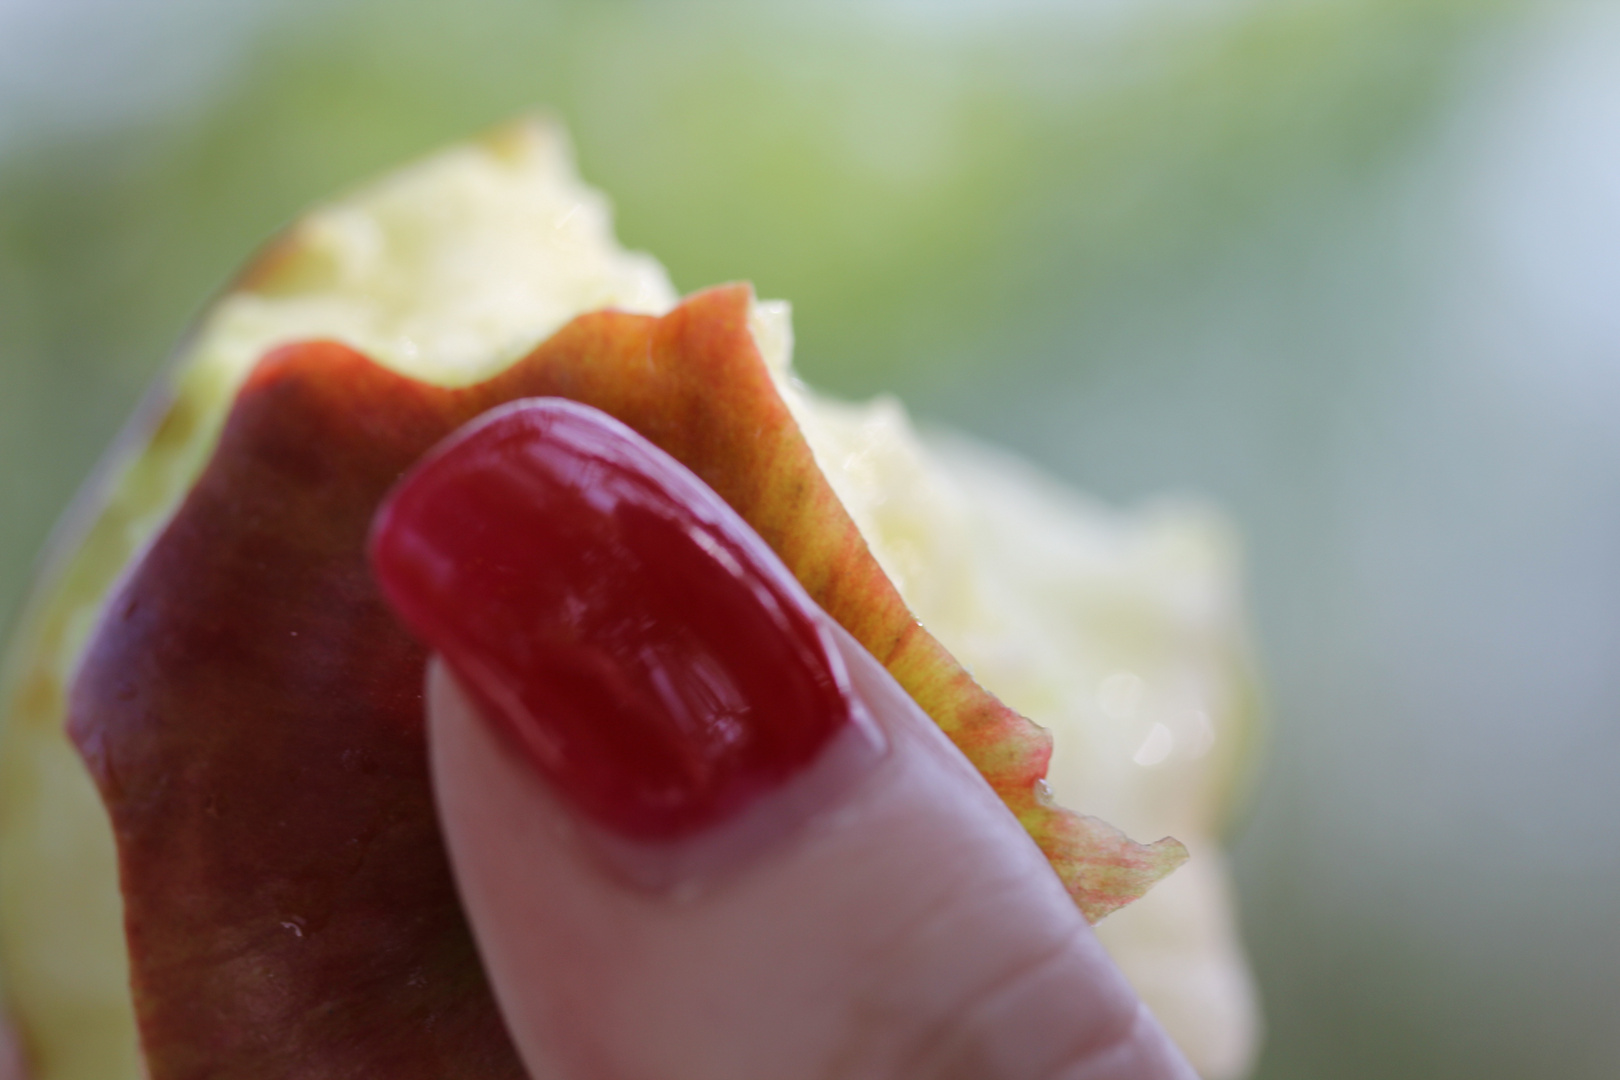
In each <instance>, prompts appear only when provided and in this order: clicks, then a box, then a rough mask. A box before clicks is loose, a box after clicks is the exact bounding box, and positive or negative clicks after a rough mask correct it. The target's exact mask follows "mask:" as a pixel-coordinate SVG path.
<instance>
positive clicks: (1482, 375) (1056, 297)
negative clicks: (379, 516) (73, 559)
mask: <svg viewBox="0 0 1620 1080" xmlns="http://www.w3.org/2000/svg"><path fill="white" fill-rule="evenodd" d="M1617 57H1620V10H1617V9H1616V8H1615V7H1613V6H1612V5H1606V4H1593V5H1587V6H1581V5H1574V4H1568V5H1556V6H1555V5H1550V4H1541V5H1533V4H1529V3H1518V4H1514V3H1510V2H1508V0H1494V2H1486V0H1297V2H1282V0H1202V2H1196V3H1195V2H1191V0H1142V2H1139V3H1134V4H1126V3H1122V2H1101V0H1093V2H1089V3H1068V4H1059V3H1039V2H1034V0H1009V2H1002V3H992V2H990V0H940V2H937V3H932V4H929V3H922V2H920V0H917V2H901V0H876V2H869V3H864V4H854V3H848V4H844V3H821V4H817V5H806V4H785V3H780V2H766V3H756V4H752V5H746V6H745V5H716V4H696V3H674V2H668V3H653V2H631V0H617V2H606V0H598V2H594V3H586V2H583V0H569V2H550V3H547V2H541V0H460V2H457V3H449V2H442V3H439V2H429V0H421V2H416V0H412V2H404V0H393V2H383V0H335V2H327V3H315V2H313V0H310V2H303V3H300V2H297V0H288V2H277V0H213V2H206V0H192V2H190V3H187V2H185V0H94V2H92V0H54V2H52V0H0V609H3V610H5V611H8V612H14V611H15V608H16V605H17V604H18V603H19V602H20V600H21V598H22V596H23V592H24V589H25V587H26V583H27V580H28V575H29V568H30V564H31V562H32V560H33V559H34V558H35V557H36V555H37V554H38V552H40V551H41V550H42V547H43V545H44V543H45V538H46V533H47V530H48V529H49V527H50V524H51V522H52V521H53V519H54V518H55V517H56V516H57V514H58V513H59V512H60V511H61V509H62V508H63V506H64V505H65V504H66V501H67V500H68V499H69V497H70V496H71V494H72V492H73V490H74V488H75V487H76V486H77V484H78V483H79V481H80V480H81V479H82V478H83V476H84V475H85V474H86V473H87V471H88V470H89V469H90V468H91V466H92V465H93V463H94V461H95V459H96V457H97V455H98V454H99V453H100V451H101V449H102V448H103V447H104V446H105V445H106V443H107V442H108V441H109V439H110V438H111V437H112V435H113V433H114V432H115V430H116V429H117V427H118V426H119V424H120V423H121V422H122V419H123V418H124V417H125V416H126V415H127V414H128V412H129V411H130V409H131V408H132V407H133V405H134V403H135V401H136V399H137V398H138V396H139V394H140V392H141V390H142V388H143V387H144V386H145V385H146V384H147V383H148V382H149V381H150V380H151V379H152V378H153V377H154V375H155V374H156V372H157V371H158V370H159V368H160V367H161V365H162V363H163V360H164V358H165V356H166V354H167V353H168V351H169V349H170V348H171V347H172V345H173V343H174V342H175V341H176V339H177V338H178V337H179V335H180V334H181V333H182V331H183V330H184V328H185V326H186V324H187V322H188V320H189V319H190V318H191V317H192V316H193V315H194V314H195V313H196V312H197V311H198V309H199V308H200V306H201V305H202V303H203V302H204V300H205V299H206V297H207V296H208V294H209V292H210V291H211V290H212V289H214V288H216V287H217V286H218V284H219V283H220V282H221V281H223V280H224V279H225V277H226V276H227V275H228V274H229V273H230V272H231V270H232V269H233V268H234V267H235V266H236V265H237V264H238V263H239V262H240V261H241V260H242V258H243V257H244V255H245V253H247V252H248V251H250V250H251V249H252V248H253V247H254V246H255V245H256V244H257V243H258V242H260V241H261V240H263V239H264V238H265V237H267V236H268V235H269V234H270V233H271V232H272V231H273V230H274V229H275V228H276V227H277V226H279V225H281V224H283V223H285V222H286V221H287V220H288V219H289V218H291V217H292V216H293V215H294V214H295V213H296V212H297V211H298V210H299V209H300V208H302V207H303V206H305V205H306V204H308V203H309V202H311V201H312V200H314V199H317V198H319V197H321V196H323V195H326V194H328V193H330V192H331V191H333V190H334V189H338V188H342V187H344V186H346V185H349V184H352V183H354V182H356V181H358V180H360V179H363V178H365V177H367V176H369V175H371V174H373V173H375V172H377V171H379V170H381V169H383V168H386V167H388V166H390V165H392V164H395V163H397V162H399V161H401V160H404V159H408V158H410V157H412V156H414V155H417V154H420V153H422V152H423V151H425V150H428V149H431V148H433V147H435V146H437V145H439V144H441V143H444V142H447V141H450V140H453V139H456V138H459V137H462V136H464V135H466V134H468V133H470V132H473V131H476V130H478V129H480V128H483V127H485V126H488V125H490V124H493V123H496V122H498V121H500V120H502V119H505V118H508V117H510V116H512V115H513V114H515V113H518V112H521V111H525V110H527V109H529V108H531V107H532V106H534V105H537V104H539V105H546V106H548V107H550V108H551V109H552V110H554V111H555V112H557V113H558V114H560V115H561V116H562V117H563V118H564V119H565V120H566V121H567V122H568V124H569V125H570V127H571V128H572V130H573V132H574V135H575V139H576V142H577V145H578V150H579V156H580V159H581V164H582V168H583V171H584V173H585V175H586V176H587V177H588V178H589V179H590V180H591V181H592V182H593V183H595V184H597V185H598V186H600V187H602V188H603V189H605V190H606V191H608V192H610V193H611V194H612V196H613V197H614V200H615V202H616V205H617V208H618V221H619V232H620V235H621V236H622V237H623V239H624V240H625V241H626V242H627V243H628V244H630V245H631V246H634V247H640V248H645V249H647V250H650V251H653V252H655V253H656V254H657V255H658V256H659V257H660V258H661V259H662V260H663V261H664V262H665V263H666V265H667V266H668V267H669V269H670V271H671V273H672V275H673V276H674V279H675V281H676V284H677V285H678V286H679V287H680V288H682V289H693V288H697V287H701V286H703V285H707V284H711V283H714V282H717V281H721V280H728V279H734V278H744V277H746V278H750V279H752V280H753V281H755V282H756V283H757V285H758V287H759V289H760V291H761V293H762V294H764V295H767V296H780V297H786V298H789V299H791V300H792V301H793V302H794V305H795V324H796V327H797V331H798V340H799V348H798V362H799V365H800V368H801V370H802V371H803V373H804V374H805V375H806V377H807V378H808V379H810V380H811V381H812V382H814V383H817V384H819V385H821V386H822V387H824V388H826V389H830V390H834V391H837V392H839V393H843V394H846V395H853V396H859V395H866V394H870V393H872V392H875V391H877V390H880V389H891V390H895V391H897V392H898V393H899V394H900V396H901V397H902V398H904V399H905V400H906V401H907V402H908V404H910V405H911V406H912V408H913V410H914V411H915V412H917V413H918V414H920V415H921V416H923V417H925V418H928V419H932V420H937V421H943V422H947V423H950V424H953V425H956V426H959V427H962V428H965V429H968V430H970V431H973V432H976V433H980V434H983V435H986V436H989V437H992V438H995V439H998V440H1000V441H1002V442H1005V443H1008V444H1010V445H1012V446H1014V447H1017V448H1019V449H1021V450H1022V451H1024V452H1026V453H1027V454H1029V455H1030V456H1032V457H1033V458H1035V459H1037V460H1039V461H1041V462H1042V463H1044V464H1045V465H1046V466H1047V467H1049V468H1050V469H1052V470H1054V471H1055V472H1057V473H1059V474H1062V475H1064V476H1066V477H1068V478H1070V479H1072V480H1073V481H1075V482H1076V483H1077V484H1079V485H1080V486H1082V487H1084V488H1086V489H1088V490H1090V491H1092V492H1094V493H1097V494H1099V495H1101V496H1104V497H1106V498H1108V499H1110V500H1113V501H1117V502H1121V503H1129V502H1133V501H1136V500H1139V499H1142V498H1144V497H1148V496H1152V495H1155V494H1159V493H1164V492H1169V491H1192V492H1197V493H1201V494H1205V495H1208V496H1210V497H1212V498H1214V499H1216V500H1217V501H1219V502H1220V503H1221V504H1222V505H1224V506H1225V507H1226V508H1227V509H1228V511H1229V512H1230V513H1231V514H1232V515H1233V517H1234V518H1235V519H1236V520H1237V521H1238V523H1239V525H1240V526H1241V528H1242V529H1243V531H1244V533H1245V536H1246V540H1247V545H1248V553H1249V562H1250V567H1251V596H1252V598H1253V608H1254V615H1255V620H1256V623H1257V628H1258V636H1259V639H1260V645H1261V651H1262V654H1263V657H1264V661H1265V667H1266V670H1267V674H1268V677H1269V683H1270V698H1271V705H1272V711H1273V713H1274V714H1275V716H1276V720H1277V722H1276V726H1275V732H1274V737H1273V740H1272V746H1271V748H1270V759H1269V762H1268V769H1267V772H1266V774H1265V776H1264V779H1263V781H1262V782H1261V784H1260V786H1259V788H1258V790H1257V792H1256V793H1255V798H1254V800H1253V802H1252V804H1251V806H1250V808H1249V812H1248V814H1247V817H1246V820H1245V822H1244V827H1243V830H1242V833H1241V839H1240V841H1239V843H1238V848H1237V856H1238V872H1239V875H1240V885H1241V889H1242V893H1243V903H1244V922H1245V928H1246V933H1247V937H1248V940H1249V942H1250V944H1251V946H1252V949H1253V954H1254V958H1255V963H1256V966H1257V969H1258V972H1259V976H1260V982H1261V986H1262V991H1263V995H1264V998H1265V1004H1266V1009H1267V1014H1268V1019H1269V1025H1270V1037H1269V1041H1268V1044H1267V1049H1266V1052H1265V1056H1264V1059H1263V1062H1262V1065H1261V1068H1260V1072H1259V1075H1260V1076H1261V1077H1264V1078H1266V1080H1285V1078H1286V1080H1339V1078H1345V1080H1349V1078H1372V1077H1376V1078H1388V1080H1398V1078H1407V1077H1411V1078H1418V1077H1422V1078H1425V1080H1440V1078H1445V1077H1469V1078H1473V1080H1495V1078H1502V1080H1507V1078H1527V1077H1536V1078H1542V1077H1560V1078H1563V1080H1588V1078H1590V1080H1613V1078H1614V1077H1616V1076H1620V1024H1617V1023H1616V1020H1617V1019H1620V933H1616V932H1615V931H1614V929H1613V927H1612V925H1611V924H1612V922H1613V916H1614V914H1615V913H1616V910H1617V903H1616V900H1615V897H1616V896H1617V895H1620V768H1617V762H1620V648H1617V647H1620V423H1617V422H1616V414H1617V411H1620V410H1617V404H1620V302H1617V300H1616V297H1617V286H1620V62H1617V59H1616V58H1617Z"/></svg>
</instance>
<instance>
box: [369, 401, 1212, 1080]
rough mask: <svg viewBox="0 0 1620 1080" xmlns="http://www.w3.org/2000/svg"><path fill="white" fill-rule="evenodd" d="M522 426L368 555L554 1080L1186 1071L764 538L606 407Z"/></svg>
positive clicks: (495, 939) (456, 462)
mask: <svg viewBox="0 0 1620 1080" xmlns="http://www.w3.org/2000/svg"><path fill="white" fill-rule="evenodd" d="M536 408H537V407H536V406H527V407H525V410H517V411H509V412H507V413H505V414H502V415H500V416H497V417H496V418H494V419H493V420H491V421H489V422H487V423H486V424H483V425H481V426H479V427H478V428H476V429H474V430H473V431H472V432H470V433H468V434H467V435H464V436H463V437H462V438H461V439H460V440H459V441H458V442H457V443H456V444H454V445H453V446H452V447H451V448H450V449H448V450H447V451H444V452H442V453H441V454H440V455H439V456H438V457H436V458H434V459H432V460H430V461H429V462H428V463H427V464H426V465H425V466H424V467H423V468H422V469H421V470H420V471H419V472H418V473H417V474H416V475H415V476H414V477H413V478H412V479H411V480H410V481H408V482H407V484H406V485H405V486H404V488H403V489H402V490H401V492H400V493H398V495H396V497H395V499H394V501H393V502H392V503H391V504H390V506H389V507H388V508H386V509H385V511H384V513H383V516H382V517H381V518H380V519H379V526H378V533H377V539H376V542H375V544H374V548H373V555H374V560H375V563H376V565H377V568H378V573H379V578H380V579H381V581H382V583H383V585H384V588H385V589H386V590H387V591H388V592H389V594H390V596H391V598H392V599H393V600H394V602H395V604H396V606H398V607H399V609H400V610H401V612H402V614H404V615H405V617H406V618H407V620H408V621H410V622H411V623H412V625H413V626H414V627H415V628H416V629H417V630H418V632H419V633H421V634H422V635H423V636H424V637H425V638H426V639H427V640H428V641H429V642H430V643H431V644H432V645H433V646H434V647H435V648H436V649H437V650H438V651H439V653H440V655H441V657H442V658H443V660H442V661H437V662H435V664H434V665H433V668H432V671H431V674H430V678H429V738H430V743H431V754H432V761H433V770H434V782H435V785H436V791H437V793H438V797H439V801H440V814H441V817H442V820H443V823H444V827H445V833H446V836H447V838H448V842H449V845H450V851H451V857H452V861H453V864H454V866H455V869H456V873H457V877H458V881H459V883H460V886H461V889H462V896H463V900H464V903H465V906H466V909H467V912H468V915H469V918H470V919H471V922H472V926H473V930H474V934H475V936H476V938H477V940H478V943H479V948H480V951H481V953H482V955H483V957H484V961H485V965H486V967H487V969H488V971H489V975H490V978H491V982H492V984H493V986H494V989H495V993H496V997H497V999H498V1001H499V1002H500V1006H501V1009H502V1011H503V1014H504V1015H505V1018H506V1020H507V1024H508V1027H509V1028H510V1030H511V1032H512V1035H513V1038H514V1041H515V1042H516V1044H517V1046H518V1048H519V1051H520V1053H521V1054H522V1056H523V1058H524V1061H525V1062H526V1063H527V1065H528V1067H529V1070H530V1072H531V1074H532V1075H533V1076H534V1077H535V1078H536V1080H550V1078H565V1080H571V1078H576V1077H577V1078H585V1077H592V1078H595V1077H604V1078H605V1077H612V1078H615V1080H618V1078H623V1080H759V1078H760V1077H765V1076H769V1077H772V1078H779V1080H800V1078H803V1080H813V1078H814V1080H822V1078H828V1077H847V1078H868V1077H869V1078H874V1080H876V1078H896V1080H898V1078H904V1080H933V1078H939V1080H944V1078H950V1077H959V1078H962V1080H968V1078H972V1080H1193V1074H1192V1071H1191V1069H1190V1068H1189V1067H1188V1066H1187V1065H1186V1064H1185V1063H1184V1062H1183V1061H1182V1059H1181V1058H1180V1056H1179V1055H1178V1054H1177V1053H1176V1051H1175V1050H1174V1049H1173V1048H1172V1047H1171V1046H1170V1044H1169V1043H1168V1040H1167V1039H1166V1038H1165V1036H1164V1035H1163V1033H1162V1031H1161V1030H1160V1029H1159V1028H1158V1026H1157V1024H1156V1023H1155V1022H1154V1021H1153V1020H1152V1019H1151V1017H1149V1016H1148V1015H1147V1013H1146V1012H1145V1010H1144V1009H1143V1008H1142V1006H1141V1005H1140V1003H1139V1002H1138V1001H1137V1000H1136V998H1135V997H1134V995H1133V994H1132V993H1131V991H1130V990H1129V988H1128V987H1127V986H1126V985H1125V983H1124V981H1123V979H1122V978H1121V977H1120V975H1119V974H1118V972H1117V971H1116V970H1115V969H1114V968H1113V966H1112V965H1111V963H1110V962H1109V961H1108V959H1107V957H1106V956H1105V955H1104V954H1103V952H1102V951H1101V949H1100V947H1099V946H1098V944H1097V942H1096V940H1095V938H1094V937H1093V936H1092V934H1091V931H1090V928H1089V927H1088V926H1087V925H1086V924H1085V921H1084V920H1083V919H1082V918H1081V917H1080V915H1079V913H1078V912H1077V911H1076V910H1075V908H1074V906H1073V904H1072V903H1071V902H1070V900H1069V898H1068V896H1067V895H1066V894H1065V892H1064V890H1063V889H1062V887H1061V885H1060V884H1059V882H1058V880H1057V878H1056V877H1055V875H1053V873H1052V872H1051V870H1050V868H1049V867H1048V866H1047V865H1046V863H1045V861H1044V859H1043V857H1042V856H1041V854H1040V852H1039V851H1038V850H1037V849H1036V848H1035V846H1034V845H1033V843H1032V842H1031V841H1030V840H1029V838H1028V837H1027V836H1026V835H1025V834H1024V833H1023V831H1022V829H1021V828H1020V827H1019V826H1018V824H1017V822H1016V821H1015V820H1014V819H1013V818H1012V816H1011V815H1010V814H1009V813H1008V812H1007V811H1006V809H1005V808H1004V807H1003V806H1002V805H1001V804H1000V803H999V802H998V801H997V800H996V798H995V796H994V794H993V793H992V792H991V791H990V790H989V788H988V786H987V785H986V784H985V783H984V782H983V780H982V779H981V778H980V777H979V776H978V775H977V774H976V773H975V772H974V771H973V770H972V768H971V767H970V766H968V765H967V763H966V762H965V761H964V760H963V759H962V758H961V756H960V755H959V754H958V753H957V751H956V750H955V748H954V747H952V746H951V745H950V743H949V742H948V741H947V740H946V739H945V738H944V737H943V736H942V735H941V734H940V733H939V732H938V730H937V729H936V728H935V727H934V726H933V724H932V723H931V722H930V721H929V720H928V718H927V717H926V716H925V715H923V714H922V713H921V711H920V710H919V709H918V708H917V706H916V705H915V704H914V703H913V702H912V701H911V699H910V698H909V697H908V696H907V695H906V694H905V693H904V692H903V691H902V690H901V689H900V688H899V687H898V686H897V685H896V684H895V683H894V681H893V680H892V679H891V678H890V676H889V675H888V673H887V672H886V671H884V670H883V668H882V667H881V665H879V664H878V663H877V662H876V661H875V660H873V659H872V658H871V657H870V656H869V655H868V654H867V653H866V652H865V651H864V650H863V649H861V648H860V646H859V645H857V644H855V643H854V642H853V641H852V640H851V639H849V638H848V636H847V635H845V634H844V633H843V632H842V631H841V630H839V629H837V628H836V627H835V626H832V625H831V624H830V621H829V620H827V619H826V617H825V616H824V615H822V614H821V613H820V612H819V610H817V609H816V608H815V607H814V605H813V604H812V603H811V602H810V601H809V599H808V597H806V596H805V595H804V594H803V591H802V590H801V589H800V588H799V587H798V585H797V583H796V582H794V581H793V579H792V577H791V575H789V574H788V573H787V571H786V570H785V569H784V568H782V567H781V565H780V564H779V563H778V562H777V561H776V560H775V558H774V556H772V555H771V553H770V552H769V549H767V548H766V547H765V546H764V545H763V543H762V542H760V541H759V539H758V538H757V537H756V536H754V535H753V534H752V533H751V532H750V531H749V530H748V529H747V527H746V526H745V525H743V524H742V523H741V522H740V520H738V519H737V518H736V517H735V515H733V514H731V512H730V511H729V509H728V508H726V507H725V506H724V504H723V503H720V502H719V500H718V499H717V498H716V497H715V496H714V495H713V494H712V492H709V491H708V489H706V488H704V487H703V486H702V485H701V484H700V483H698V482H697V481H696V480H695V479H694V478H692V477H691V476H690V474H687V473H685V472H684V470H682V469H680V467H679V466H678V465H675V464H674V463H673V462H672V461H670V460H669V459H667V458H664V457H662V455H660V454H659V453H658V452H657V451H656V450H653V449H652V448H651V447H649V446H647V445H646V444H644V443H640V442H639V440H637V439H636V437H634V436H632V435H629V434H628V433H627V432H624V431H623V430H622V429H618V428H617V427H616V425H613V424H612V423H611V422H609V421H605V419H604V418H601V417H600V414H590V415H587V414H586V412H585V411H584V410H578V409H576V408H574V407H571V406H567V407H565V406H561V405H559V404H556V403H548V404H547V405H545V406H541V407H538V408H539V409H540V411H536ZM604 433H606V434H604ZM581 478H584V479H581Z"/></svg>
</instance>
